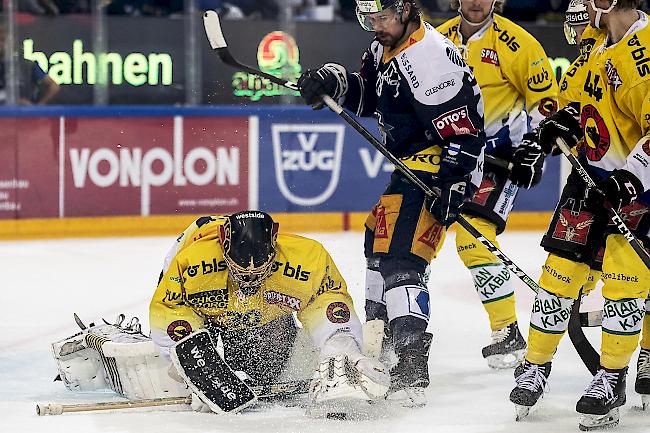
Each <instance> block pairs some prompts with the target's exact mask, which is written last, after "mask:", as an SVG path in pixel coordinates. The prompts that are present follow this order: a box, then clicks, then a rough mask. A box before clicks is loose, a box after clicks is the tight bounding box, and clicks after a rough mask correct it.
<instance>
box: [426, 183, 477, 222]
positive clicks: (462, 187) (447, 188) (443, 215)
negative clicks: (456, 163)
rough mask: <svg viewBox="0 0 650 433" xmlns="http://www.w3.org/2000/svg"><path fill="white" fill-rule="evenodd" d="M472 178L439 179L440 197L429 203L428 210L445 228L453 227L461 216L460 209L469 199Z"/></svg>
mask: <svg viewBox="0 0 650 433" xmlns="http://www.w3.org/2000/svg"><path fill="white" fill-rule="evenodd" d="M469 179H470V176H469V175H467V176H465V177H462V178H458V177H452V178H446V179H440V178H438V179H437V180H436V181H435V184H436V186H438V187H439V188H440V196H439V197H435V198H434V199H433V200H431V202H430V203H429V206H428V209H429V212H431V214H433V216H434V217H435V219H436V220H438V222H439V223H440V224H442V225H444V226H445V227H449V226H450V225H452V224H453V223H454V222H455V221H456V220H457V219H458V215H460V208H461V206H462V205H463V202H464V201H465V198H466V197H467V188H468V183H469Z"/></svg>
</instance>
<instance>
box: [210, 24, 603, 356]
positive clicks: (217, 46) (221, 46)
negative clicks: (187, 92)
mask: <svg viewBox="0 0 650 433" xmlns="http://www.w3.org/2000/svg"><path fill="white" fill-rule="evenodd" d="M203 25H204V26H205V33H206V35H207V37H208V41H209V42H210V46H211V47H212V49H213V50H214V51H216V52H217V55H218V56H219V58H220V59H221V61H223V62H224V63H225V64H227V65H229V66H232V67H234V68H238V69H241V70H244V71H246V72H248V73H251V74H254V75H257V76H260V77H263V78H266V79H268V80H269V81H271V82H272V83H276V84H279V85H281V86H284V87H287V88H289V89H291V90H296V91H298V90H299V88H298V86H297V84H296V83H293V82H291V81H288V80H285V79H282V78H280V77H276V76H274V75H271V74H267V73H265V72H262V71H260V70H258V69H255V68H252V67H250V66H248V65H245V64H243V63H241V62H239V61H238V60H237V59H235V58H234V57H233V56H232V54H231V53H230V51H229V50H228V44H227V43H226V40H225V38H224V36H223V30H222V29H221V24H220V23H219V16H218V15H217V14H216V12H214V11H207V12H205V14H204V15H203ZM322 99H323V102H324V103H325V104H326V105H327V106H328V107H329V108H330V110H332V111H333V112H334V113H336V114H338V115H339V116H340V117H342V118H343V120H345V121H346V123H348V125H350V126H351V127H352V128H354V129H355V130H356V131H357V132H358V133H359V134H361V136H363V137H364V138H365V139H366V140H367V141H368V142H369V143H370V144H372V145H373V147H375V148H376V149H377V150H378V151H379V152H380V153H381V154H382V155H384V156H385V157H386V159H388V161H390V162H391V163H393V165H394V166H395V168H396V169H397V170H399V171H400V172H401V173H402V174H403V175H404V176H405V177H406V178H407V179H408V180H410V181H411V182H412V183H413V184H414V185H416V186H417V187H418V188H420V189H421V190H422V191H423V192H424V193H425V194H426V195H427V196H429V197H437V196H439V191H437V193H436V192H434V191H433V190H432V189H431V188H429V187H428V186H427V185H426V184H425V183H424V182H422V180H420V179H419V178H418V177H416V176H415V174H413V172H412V171H411V170H410V169H409V168H408V167H407V166H406V165H404V163H403V162H402V161H400V160H399V159H397V158H396V157H395V156H394V155H393V154H392V153H390V152H389V151H388V150H387V149H386V148H385V147H384V146H383V145H382V144H381V143H380V142H379V140H377V138H375V136H374V135H372V134H371V133H370V132H369V131H368V130H367V129H366V128H364V127H363V126H362V125H361V124H360V123H358V122H357V121H356V120H355V119H353V118H352V116H350V114H348V113H347V112H346V111H344V110H343V107H341V106H340V105H339V104H337V103H336V102H335V101H334V100H333V99H332V98H331V97H329V96H328V95H323V96H322ZM508 168H510V166H508ZM457 222H458V224H460V225H461V226H462V227H463V228H464V229H465V230H467V231H468V232H469V233H470V234H471V235H472V236H474V237H475V238H476V240H478V241H479V242H480V243H481V244H483V246H485V247H486V248H487V249H488V251H490V252H491V253H492V254H494V255H495V256H496V257H498V258H499V259H500V260H501V261H502V263H503V264H504V265H506V267H507V268H508V269H509V270H510V271H511V272H513V273H514V274H515V275H516V276H517V277H518V278H519V279H520V280H521V281H523V283H524V284H526V285H527V286H528V287H529V288H530V289H532V290H533V291H534V292H535V293H537V292H538V291H539V289H540V287H539V285H538V284H537V283H536V282H535V281H534V280H533V279H532V278H530V277H529V276H528V275H527V274H526V273H525V272H524V271H523V270H522V269H521V268H519V267H518V266H517V265H516V264H515V263H514V262H513V261H512V260H510V259H509V258H508V257H507V256H506V255H505V254H504V253H503V252H502V251H501V250H499V248H497V247H496V245H494V244H493V243H492V242H490V240H489V239H487V238H486V237H484V236H483V235H482V234H481V233H480V232H479V231H478V230H477V229H476V228H475V227H474V226H472V225H471V223H470V222H469V221H467V219H465V217H463V216H462V215H459V216H458V220H457ZM580 319H581V320H580V322H581V323H585V324H586V325H585V326H600V323H594V324H589V317H585V318H584V320H582V315H580ZM587 343H588V342H587ZM592 350H593V348H592ZM576 351H577V352H578V355H579V356H580V358H581V359H582V360H583V362H584V363H585V365H587V362H589V359H588V358H587V357H588V356H589V354H588V353H587V354H585V355H584V356H583V353H582V352H581V351H580V350H579V348H578V347H576Z"/></svg>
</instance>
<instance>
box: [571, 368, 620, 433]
mask: <svg viewBox="0 0 650 433" xmlns="http://www.w3.org/2000/svg"><path fill="white" fill-rule="evenodd" d="M626 375H627V367H625V368H622V369H620V370H605V369H604V368H602V367H601V368H600V370H598V373H596V375H595V376H594V378H593V380H592V381H591V383H590V384H589V386H588V387H587V389H586V390H585V393H584V394H583V396H582V397H581V398H580V400H578V403H577V404H576V411H577V412H578V413H580V414H582V416H581V417H580V424H579V425H578V427H579V428H580V430H582V431H590V430H596V429H601V428H608V427H614V426H616V425H618V422H619V407H621V406H623V405H624V404H625V376H626Z"/></svg>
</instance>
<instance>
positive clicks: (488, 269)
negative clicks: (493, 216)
mask: <svg viewBox="0 0 650 433" xmlns="http://www.w3.org/2000/svg"><path fill="white" fill-rule="evenodd" d="M465 218H467V220H468V221H469V222H470V223H471V224H472V225H473V226H474V227H476V228H477V229H478V230H479V231H480V232H481V234H482V235H483V236H485V237H486V238H487V239H489V240H490V241H491V242H492V243H494V244H495V245H496V246H497V247H498V246H499V244H498V242H497V240H496V237H497V233H496V230H497V228H496V225H494V224H493V223H491V222H489V221H487V220H485V219H483V218H477V217H472V216H468V215H465ZM456 249H457V251H458V256H459V257H460V258H461V260H462V261H463V263H464V264H465V266H467V268H468V269H469V270H470V272H471V274H472V279H473V280H474V287H475V288H476V292H477V293H478V295H479V298H480V299H481V302H482V303H483V307H484V308H485V311H486V312H487V313H488V316H489V318H490V327H491V328H492V330H493V331H497V330H499V329H503V328H505V327H506V326H508V325H510V324H511V323H514V322H516V321H517V315H516V313H515V297H514V289H513V286H512V278H511V275H510V271H509V270H508V268H506V267H505V265H503V264H502V263H501V262H500V261H499V260H498V259H497V258H496V257H495V256H494V255H493V254H492V253H491V252H489V251H488V250H487V248H485V247H484V246H483V245H482V244H480V243H479V242H478V241H477V240H476V239H475V238H474V236H472V235H470V234H469V232H467V230H465V229H463V228H462V227H458V229H457V230H456Z"/></svg>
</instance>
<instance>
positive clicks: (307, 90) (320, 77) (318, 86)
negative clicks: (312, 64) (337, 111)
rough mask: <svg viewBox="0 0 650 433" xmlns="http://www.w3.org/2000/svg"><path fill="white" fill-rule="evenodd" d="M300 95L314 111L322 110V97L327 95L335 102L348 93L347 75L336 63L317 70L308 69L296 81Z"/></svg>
mask: <svg viewBox="0 0 650 433" xmlns="http://www.w3.org/2000/svg"><path fill="white" fill-rule="evenodd" d="M298 87H299V88H300V95H302V97H303V99H304V100H305V101H306V102H307V104H309V105H311V106H312V107H313V108H314V110H320V109H321V108H323V105H324V103H323V101H322V100H321V96H322V95H329V96H331V97H332V98H333V99H334V100H335V101H338V100H339V99H341V98H342V97H343V96H345V94H346V92H347V91H348V73H347V71H346V70H345V68H344V67H343V66H341V65H339V64H338V63H325V64H324V65H323V66H321V67H320V68H318V69H308V70H307V71H306V72H305V73H303V74H302V75H301V76H300V78H299V79H298Z"/></svg>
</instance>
